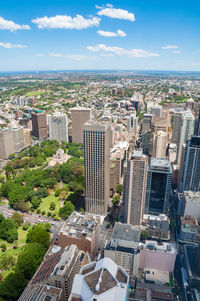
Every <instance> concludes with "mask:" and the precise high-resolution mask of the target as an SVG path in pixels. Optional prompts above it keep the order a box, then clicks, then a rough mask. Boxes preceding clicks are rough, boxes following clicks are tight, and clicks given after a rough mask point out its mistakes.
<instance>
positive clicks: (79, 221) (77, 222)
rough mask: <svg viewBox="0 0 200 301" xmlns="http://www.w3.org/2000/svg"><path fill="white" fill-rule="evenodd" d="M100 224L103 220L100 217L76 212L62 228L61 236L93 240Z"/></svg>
mask: <svg viewBox="0 0 200 301" xmlns="http://www.w3.org/2000/svg"><path fill="white" fill-rule="evenodd" d="M100 223H101V218H100V216H98V215H94V214H89V213H80V212H75V211H74V212H72V214H71V215H70V216H69V218H68V220H67V221H66V222H65V223H64V225H63V226H62V228H61V230H60V233H59V234H63V235H67V236H70V237H73V238H79V239H81V238H86V239H88V240H92V237H93V235H94V233H95V231H96V228H97V226H98V225H99V224H100Z"/></svg>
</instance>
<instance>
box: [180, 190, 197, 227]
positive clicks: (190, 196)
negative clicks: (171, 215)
mask: <svg viewBox="0 0 200 301" xmlns="http://www.w3.org/2000/svg"><path fill="white" fill-rule="evenodd" d="M181 215H182V216H184V217H186V216H192V217H193V218H196V219H197V221H198V223H200V192H193V191H184V193H183V198H182V206H181Z"/></svg>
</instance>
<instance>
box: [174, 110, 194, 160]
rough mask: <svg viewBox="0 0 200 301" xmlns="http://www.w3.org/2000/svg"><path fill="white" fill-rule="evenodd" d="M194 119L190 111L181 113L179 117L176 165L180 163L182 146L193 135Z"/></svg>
mask: <svg viewBox="0 0 200 301" xmlns="http://www.w3.org/2000/svg"><path fill="white" fill-rule="evenodd" d="M194 124H195V118H194V115H193V114H192V112H191V110H187V111H185V112H183V114H182V116H181V127H180V135H179V140H178V150H177V164H178V165H179V164H180V162H181V155H182V146H183V144H184V143H186V141H187V140H190V138H191V136H192V135H193V133H194Z"/></svg>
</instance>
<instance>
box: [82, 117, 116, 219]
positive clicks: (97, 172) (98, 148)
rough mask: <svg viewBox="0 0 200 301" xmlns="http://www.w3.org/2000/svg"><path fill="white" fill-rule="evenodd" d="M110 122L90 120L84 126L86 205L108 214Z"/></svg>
mask: <svg viewBox="0 0 200 301" xmlns="http://www.w3.org/2000/svg"><path fill="white" fill-rule="evenodd" d="M110 136H111V135H110V124H109V123H97V122H95V121H92V120H90V121H88V122H87V123H85V124H84V126H83V138H84V171H85V205H86V206H85V207H86V211H87V212H90V213H94V214H99V215H104V214H106V211H107V208H108V202H109V194H110Z"/></svg>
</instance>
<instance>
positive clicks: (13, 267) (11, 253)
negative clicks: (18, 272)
mask: <svg viewBox="0 0 200 301" xmlns="http://www.w3.org/2000/svg"><path fill="white" fill-rule="evenodd" d="M21 249H22V247H19V248H17V249H10V250H7V251H6V254H8V255H12V256H14V257H15V262H17V257H18V255H19V253H20V251H21ZM0 254H1V252H0ZM14 270H15V266H12V267H11V268H10V269H7V270H5V271H3V272H2V273H1V274H2V276H3V279H5V278H6V277H7V276H8V274H10V273H11V272H14Z"/></svg>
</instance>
